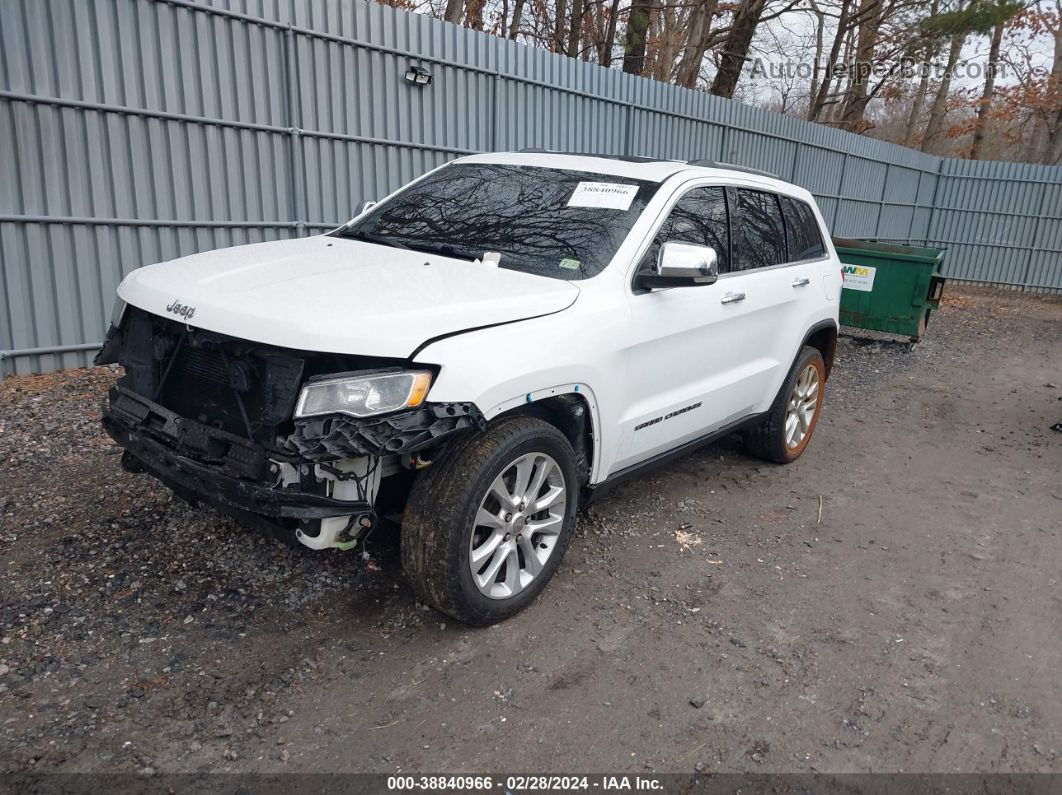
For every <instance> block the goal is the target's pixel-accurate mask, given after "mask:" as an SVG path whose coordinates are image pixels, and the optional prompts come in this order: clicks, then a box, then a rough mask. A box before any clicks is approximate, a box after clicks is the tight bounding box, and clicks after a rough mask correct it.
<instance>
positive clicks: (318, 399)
mask: <svg viewBox="0 0 1062 795" xmlns="http://www.w3.org/2000/svg"><path fill="white" fill-rule="evenodd" d="M429 386H431V373H430V372H429V371H427V370H412V371H409V372H404V373H378V374H376V375H359V376H352V377H350V378H329V379H327V380H323V381H315V382H311V383H309V384H307V385H306V386H304V387H303V388H302V394H300V395H299V402H298V404H297V405H296V406H295V416H296V417H314V416H316V415H318V414H349V415H350V416H352V417H371V416H372V415H374V414H386V413H387V412H389V411H398V410H399V409H410V408H414V407H416V406H419V405H420V404H421V403H423V402H424V398H425V397H426V396H427V394H428V387H429Z"/></svg>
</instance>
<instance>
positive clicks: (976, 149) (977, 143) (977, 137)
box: [970, 20, 1006, 160]
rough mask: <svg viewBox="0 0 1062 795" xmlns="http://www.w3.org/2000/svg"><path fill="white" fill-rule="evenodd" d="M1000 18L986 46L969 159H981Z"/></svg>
mask: <svg viewBox="0 0 1062 795" xmlns="http://www.w3.org/2000/svg"><path fill="white" fill-rule="evenodd" d="M1005 25H1006V23H1005V22H1003V21H1002V20H1001V21H1000V22H999V23H997V24H996V27H995V29H994V30H993V31H992V44H991V46H990V47H989V48H988V70H987V71H986V72H985V90H984V91H982V92H981V104H980V105H979V106H978V108H977V126H976V127H975V128H974V135H973V143H972V144H971V145H970V159H971V160H980V159H981V146H982V145H983V144H984V142H985V128H986V127H987V126H988V113H989V111H990V110H991V109H992V94H993V93H994V92H995V90H996V69H997V68H998V65H999V47H1000V44H1001V43H1002V42H1003V27H1004V26H1005Z"/></svg>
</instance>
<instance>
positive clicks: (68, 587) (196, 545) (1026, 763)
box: [0, 288, 1062, 774]
mask: <svg viewBox="0 0 1062 795" xmlns="http://www.w3.org/2000/svg"><path fill="white" fill-rule="evenodd" d="M114 377H115V374H114V373H113V372H111V371H110V370H109V369H106V368H104V369H97V370H92V371H73V372H66V373H59V374H53V375H47V376H38V377H20V378H8V379H6V380H4V381H3V382H0V721H2V724H0V770H3V771H5V772H11V771H31V770H61V771H107V772H118V771H139V772H142V773H144V774H151V773H156V772H172V771H221V770H235V771H249V770H254V771H279V770H300V771H311V770H313V771H332V770H346V771H366V770H372V771H379V772H394V771H398V770H406V771H410V770H432V771H475V770H479V771H483V770H499V769H504V770H521V771H538V772H541V771H549V770H554V771H558V770H568V771H580V770H581V771H585V770H588V769H589V770H606V769H607V770H615V769H624V770H630V771H632V772H638V771H650V770H652V771H674V772H691V771H693V770H709V769H710V770H724V771H740V770H757V771H766V770H787V771H788V770H820V771H833V772H839V771H881V770H905V771H951V770H964V771H1032V770H1036V771H1062V756H1060V755H1062V729H1060V727H1062V698H1060V695H1062V692H1060V688H1062V686H1060V682H1059V679H1058V676H1057V672H1058V670H1060V669H1062V633H1060V632H1059V627H1060V620H1062V598H1060V592H1059V575H1058V572H1059V570H1060V564H1062V549H1060V547H1059V543H1058V540H1059V536H1060V534H1062V474H1060V472H1062V434H1060V433H1055V432H1053V431H1052V430H1051V429H1050V426H1051V425H1052V423H1055V422H1059V421H1062V402H1060V401H1062V389H1060V387H1059V384H1062V301H1059V300H1057V299H1049V298H1038V297H1032V296H1024V295H1020V294H1017V293H1011V292H1002V291H990V290H977V289H973V288H965V289H962V290H959V289H952V290H950V291H949V295H948V298H947V300H946V306H945V308H944V310H943V311H942V312H941V313H939V314H938V315H937V316H935V318H934V320H933V322H932V323H931V325H930V329H929V334H928V336H927V337H926V339H925V341H924V342H923V343H921V344H920V345H918V346H917V347H915V349H914V350H913V351H911V350H908V347H907V346H906V345H902V344H896V343H892V342H887V341H882V340H881V339H880V338H879V339H867V338H861V339H858V340H857V339H854V338H851V337H845V338H842V343H841V345H840V347H839V353H838V362H837V366H836V369H835V375H834V376H833V378H831V381H830V384H829V390H828V398H827V405H826V411H825V412H824V416H823V420H822V422H821V423H820V426H819V430H818V432H817V434H816V438H815V440H814V441H813V442H812V444H811V447H810V448H809V451H808V453H807V454H806V455H805V457H804V458H803V459H802V460H801V461H800V462H799V463H798V464H796V465H794V466H791V467H785V468H782V467H774V466H765V465H764V464H763V463H762V462H758V461H755V460H753V459H750V458H748V457H747V456H745V455H744V454H743V453H742V452H741V449H740V446H739V445H738V444H737V442H736V440H734V439H730V440H727V441H724V442H723V443H721V444H719V445H714V446H711V447H708V448H705V449H704V450H701V451H699V452H696V453H694V454H692V455H690V456H687V457H686V458H684V459H682V460H681V461H679V462H677V463H675V464H673V465H671V466H669V467H668V468H666V469H664V470H659V471H658V472H656V473H654V474H652V475H649V476H647V477H644V478H641V479H639V480H636V481H632V482H630V483H628V484H626V485H624V486H623V487H621V488H619V489H617V490H616V491H614V492H613V493H611V494H610V495H608V496H607V497H605V498H603V499H602V500H601V501H600V502H598V503H597V504H596V505H595V506H594V507H593V508H591V510H590V511H589V513H588V514H587V515H586V516H584V517H583V518H582V519H581V521H580V523H579V526H578V528H577V531H576V537H575V539H574V540H573V543H572V547H571V550H570V552H569V554H568V557H567V559H566V561H565V564H564V565H563V566H562V567H561V569H560V571H559V572H558V575H557V577H556V579H555V581H554V582H553V583H552V584H551V586H550V588H548V589H547V590H546V592H545V593H544V595H543V597H542V598H540V599H539V600H538V601H537V602H536V603H535V604H534V605H532V607H531V608H530V609H529V610H528V611H526V612H525V613H523V614H522V615H520V616H518V617H516V618H514V619H512V620H510V621H508V622H506V623H504V624H503V625H500V626H498V627H495V628H491V629H487V630H470V629H468V628H466V627H463V626H460V625H457V624H455V623H453V622H451V621H449V620H448V619H444V618H442V617H440V616H439V615H438V614H436V613H434V612H431V611H429V610H427V608H425V607H424V606H422V605H418V604H417V603H416V602H415V600H414V599H413V597H412V595H411V592H410V591H409V589H408V588H407V586H406V585H405V583H404V582H403V581H402V576H401V569H400V565H399V561H398V555H397V542H396V540H395V538H394V537H393V534H392V535H390V536H388V535H387V534H385V533H383V532H380V533H377V534H376V535H374V537H372V538H371V539H370V540H369V543H368V546H367V549H366V550H365V551H358V552H356V553H349V554H343V553H337V552H328V553H313V552H311V551H309V550H302V549H297V548H290V547H287V546H285V545H282V544H279V543H277V542H275V541H272V540H270V539H268V538H265V537H262V536H259V535H257V534H255V533H254V532H252V531H249V530H245V529H243V528H241V527H239V526H237V525H235V524H233V523H231V522H229V521H228V520H225V519H222V518H220V517H219V516H217V515H215V514H213V513H210V512H209V511H198V510H194V509H192V508H190V507H189V506H187V505H186V504H184V503H182V502H181V501H180V500H177V499H175V498H173V497H172V496H171V495H170V494H169V493H168V492H167V491H166V490H165V489H163V488H162V487H160V486H158V485H156V484H155V482H154V481H152V480H151V479H150V478H148V477H146V476H133V475H129V474H126V473H125V472H123V471H122V470H121V469H120V467H119V463H118V462H119V457H120V456H119V450H118V449H117V448H116V447H115V446H114V445H113V444H112V443H111V442H110V441H109V439H107V438H106V437H105V436H104V435H103V434H102V432H101V431H100V428H99V421H98V420H99V406H100V403H101V401H102V400H103V397H104V395H105V392H106V389H107V387H108V385H109V384H110V383H111V382H112V381H113V379H114ZM588 738H592V740H588Z"/></svg>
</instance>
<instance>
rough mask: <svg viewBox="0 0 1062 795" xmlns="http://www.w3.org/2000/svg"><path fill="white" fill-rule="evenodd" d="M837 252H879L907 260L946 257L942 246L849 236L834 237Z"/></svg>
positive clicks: (935, 260)
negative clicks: (934, 246)
mask: <svg viewBox="0 0 1062 795" xmlns="http://www.w3.org/2000/svg"><path fill="white" fill-rule="evenodd" d="M832 240H833V247H834V248H835V249H837V253H838V254H840V253H841V252H844V253H850V254H858V253H860V252H862V253H866V254H877V255H884V256H887V257H888V258H889V259H898V260H907V261H909V262H940V260H941V259H943V257H944V249H942V248H925V247H922V246H904V245H901V244H899V243H879V242H878V241H876V240H858V239H854V238H847V237H835V238H832Z"/></svg>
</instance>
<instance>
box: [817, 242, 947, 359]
mask: <svg viewBox="0 0 1062 795" xmlns="http://www.w3.org/2000/svg"><path fill="white" fill-rule="evenodd" d="M833 245H834V248H836V249H837V256H838V257H839V258H840V260H841V268H842V270H843V272H844V287H843V289H842V290H841V324H842V325H844V326H854V327H856V328H865V329H873V330H874V331H886V332H889V333H892V334H903V335H904V336H906V337H910V338H911V339H912V340H913V341H915V342H917V341H918V340H919V339H921V337H922V335H923V334H925V333H926V325H927V324H928V323H929V314H930V312H932V311H933V310H934V309H937V308H938V307H939V306H940V297H941V295H942V294H943V292H944V277H943V276H941V275H940V263H941V262H942V261H943V259H944V249H940V248H919V247H916V246H901V245H897V244H895V243H878V242H876V241H872V240H848V239H845V238H838V237H835V238H834V239H833Z"/></svg>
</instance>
